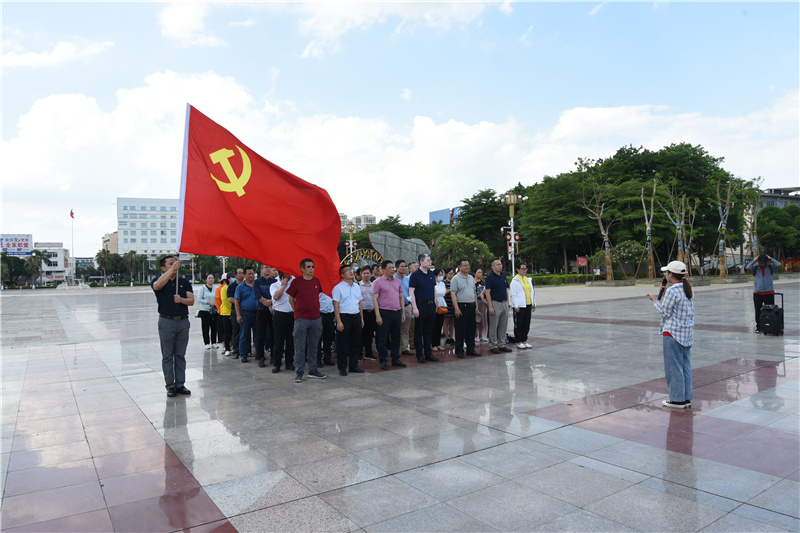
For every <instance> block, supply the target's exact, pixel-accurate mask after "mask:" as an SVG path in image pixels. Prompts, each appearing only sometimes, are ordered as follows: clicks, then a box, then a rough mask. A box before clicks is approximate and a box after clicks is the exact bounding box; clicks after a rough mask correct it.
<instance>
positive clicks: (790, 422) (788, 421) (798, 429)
mask: <svg viewBox="0 0 800 533" xmlns="http://www.w3.org/2000/svg"><path fill="white" fill-rule="evenodd" d="M767 427H771V428H775V429H782V430H784V431H791V432H793V433H800V416H798V415H797V413H794V414H793V415H790V416H785V417H783V418H781V419H780V420H776V421H775V422H772V423H770V424H768V425H767Z"/></svg>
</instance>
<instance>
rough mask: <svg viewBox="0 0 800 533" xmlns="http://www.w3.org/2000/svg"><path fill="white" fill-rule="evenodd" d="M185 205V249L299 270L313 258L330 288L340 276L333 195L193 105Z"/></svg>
mask: <svg viewBox="0 0 800 533" xmlns="http://www.w3.org/2000/svg"><path fill="white" fill-rule="evenodd" d="M179 210H180V213H179V224H178V246H177V250H178V251H179V252H187V253H194V254H201V255H221V256H227V257H244V258H247V259H252V260H254V261H259V262H261V263H264V264H268V265H270V266H272V267H275V268H277V269H278V270H280V271H282V272H286V273H288V274H293V275H299V274H300V261H302V260H303V259H305V258H307V257H308V258H311V259H312V260H313V261H314V263H315V265H316V267H317V268H316V274H315V275H316V276H317V278H319V280H320V283H321V284H322V288H323V290H324V291H325V292H326V293H328V294H330V292H331V289H332V288H333V286H334V285H335V284H336V283H338V282H339V281H340V277H339V254H338V252H337V248H338V246H339V239H340V238H341V234H342V229H341V219H340V218H339V212H338V210H337V209H336V206H335V205H334V204H333V202H332V201H331V197H330V196H329V195H328V192H327V191H326V190H325V189H323V188H321V187H318V186H316V185H314V184H312V183H309V182H307V181H304V180H302V179H300V178H298V177H297V176H295V175H294V174H291V173H289V172H287V171H285V170H283V169H282V168H280V167H279V166H277V165H275V164H273V163H271V162H269V161H267V160H266V159H264V158H263V157H261V156H260V155H258V154H257V153H255V152H254V151H253V150H251V149H250V148H248V147H247V146H246V145H245V144H244V143H243V142H241V141H240V140H239V139H237V138H236V137H234V136H233V134H231V133H230V132H229V131H228V130H226V129H225V128H223V127H222V126H220V125H219V124H217V123H216V122H214V121H213V120H211V119H210V118H208V117H207V116H205V115H204V114H202V113H201V112H200V111H198V110H197V109H195V108H194V107H192V106H191V105H188V104H187V110H186V135H185V139H184V144H183V172H182V176H181V196H180V202H179Z"/></svg>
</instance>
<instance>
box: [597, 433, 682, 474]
mask: <svg viewBox="0 0 800 533" xmlns="http://www.w3.org/2000/svg"><path fill="white" fill-rule="evenodd" d="M588 456H589V457H590V458H591V459H595V460H597V461H602V462H605V463H609V464H612V465H616V466H620V467H622V468H627V469H628V470H633V471H635V472H642V473H644V474H647V475H650V476H655V475H658V474H660V473H662V472H664V471H665V470H670V469H677V468H680V467H681V466H682V465H684V464H687V463H688V464H691V463H692V462H693V461H695V459H694V458H693V457H691V456H689V455H684V454H681V453H676V452H671V451H669V450H664V449H661V448H656V447H654V446H648V445H646V444H640V443H638V442H631V441H622V442H620V443H618V444H614V445H613V446H609V447H607V448H604V449H602V450H598V451H596V452H593V453H590V454H589V455H588Z"/></svg>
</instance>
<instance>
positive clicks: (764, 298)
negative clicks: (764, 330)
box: [753, 293, 775, 331]
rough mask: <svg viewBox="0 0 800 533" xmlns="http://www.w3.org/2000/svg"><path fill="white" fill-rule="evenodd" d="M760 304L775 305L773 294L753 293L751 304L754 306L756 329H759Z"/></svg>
mask: <svg viewBox="0 0 800 533" xmlns="http://www.w3.org/2000/svg"><path fill="white" fill-rule="evenodd" d="M762 305H775V295H774V294H756V293H753V306H754V307H755V308H756V331H761V306H762Z"/></svg>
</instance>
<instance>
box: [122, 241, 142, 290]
mask: <svg viewBox="0 0 800 533" xmlns="http://www.w3.org/2000/svg"><path fill="white" fill-rule="evenodd" d="M124 259H125V264H126V265H128V272H130V275H131V287H133V280H134V279H135V278H136V267H137V266H138V265H139V254H137V253H136V250H129V251H127V252H125V256H124Z"/></svg>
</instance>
